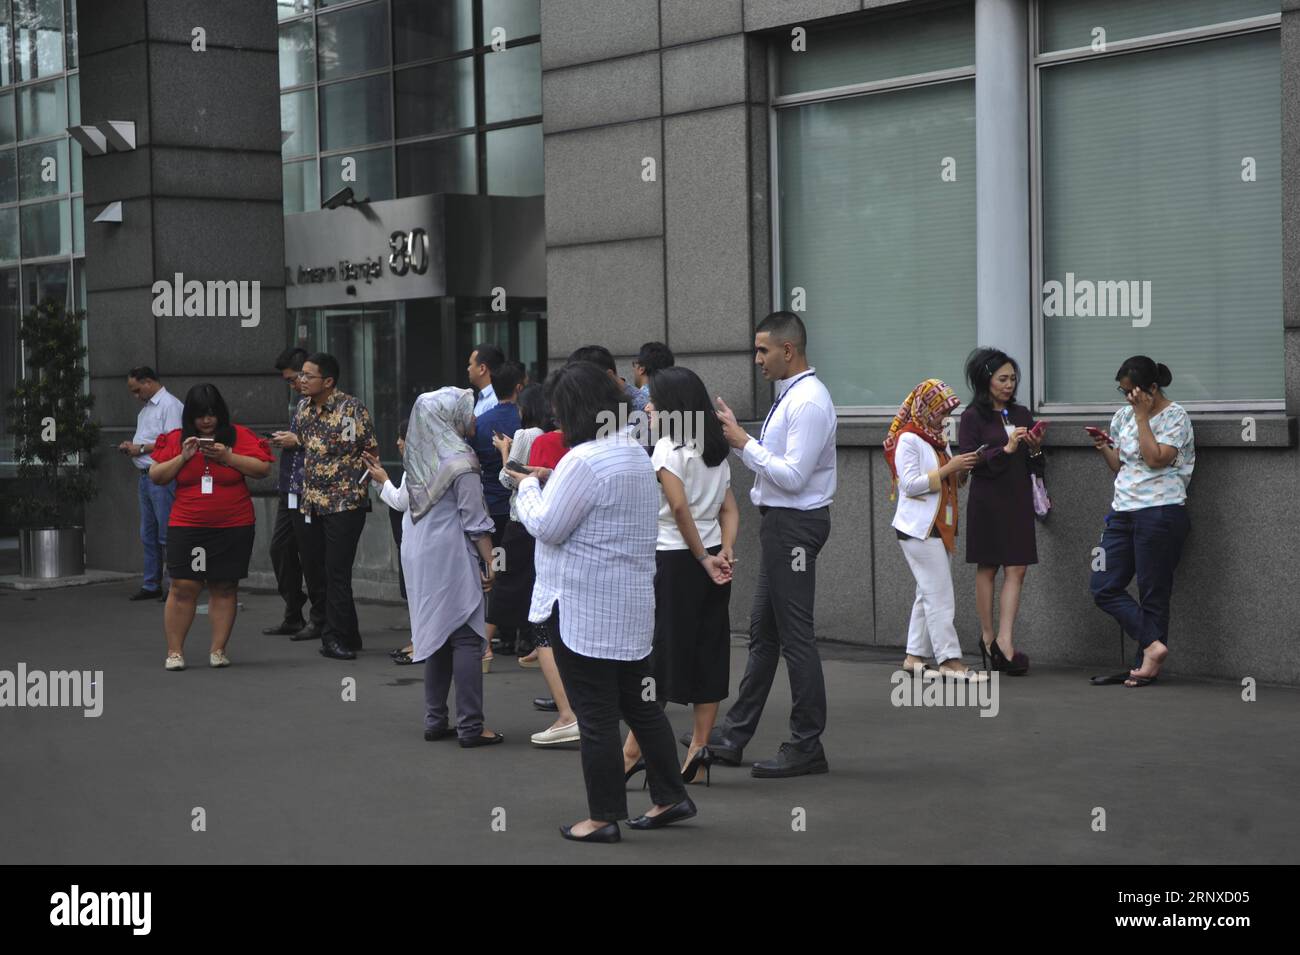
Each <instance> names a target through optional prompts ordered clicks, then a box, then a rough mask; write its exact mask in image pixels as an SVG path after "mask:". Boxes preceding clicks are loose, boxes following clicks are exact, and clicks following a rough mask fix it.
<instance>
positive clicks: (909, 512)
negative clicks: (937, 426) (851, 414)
mask: <svg viewBox="0 0 1300 955" xmlns="http://www.w3.org/2000/svg"><path fill="white" fill-rule="evenodd" d="M894 467H895V469H897V471H898V506H897V507H896V508H895V509H894V522H893V525H894V528H895V529H896V530H900V531H902V532H903V533H904V534H906V535H908V536H909V537H921V538H924V537H927V536H929V534H930V528H932V527H933V526H934V521H935V518H937V517H938V516H939V502H940V500H941V499H942V494H943V492H942V490H939V491H932V490H930V472H931V471H933V470H935V469H936V468H938V467H939V455H938V453H937V452H936V451H935V450H934V448H933V447H932V446H931V445H930V443H929V442H928V441H923V440H922V439H921V438H919V437H917V436H916V435H914V434H912V433H911V432H910V431H905V432H903V434H901V435H900V436H899V438H898V448H897V450H895V451H894ZM953 516H954V517H955V516H956V515H953Z"/></svg>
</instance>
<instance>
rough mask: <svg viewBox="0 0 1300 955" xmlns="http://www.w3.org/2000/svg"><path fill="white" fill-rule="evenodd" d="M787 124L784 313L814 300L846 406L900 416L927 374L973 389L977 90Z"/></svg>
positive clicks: (834, 106)
mask: <svg viewBox="0 0 1300 955" xmlns="http://www.w3.org/2000/svg"><path fill="white" fill-rule="evenodd" d="M777 115H778V135H779V147H780V148H779V163H780V165H779V169H778V175H779V189H780V230H781V234H780V253H781V268H780V276H781V285H782V288H781V293H782V294H781V299H782V300H781V306H782V307H785V306H788V305H789V304H791V301H790V298H791V290H792V289H794V288H796V287H798V288H803V289H804V290H805V292H806V303H807V310H808V314H807V316H806V320H809V321H810V322H811V323H812V324H814V325H816V326H817V328H818V329H819V331H818V333H817V334H816V336H815V337H814V338H813V339H812V342H811V344H810V348H809V351H810V357H811V360H812V363H813V364H814V365H816V366H817V373H818V375H819V376H820V377H821V378H822V380H823V381H824V382H825V383H826V385H827V387H828V388H829V389H830V392H831V395H832V397H833V398H834V400H835V403H836V404H837V405H840V406H876V407H879V408H881V409H890V410H892V409H894V408H897V406H898V403H899V402H900V401H901V400H902V399H903V397H904V396H905V395H906V394H907V393H908V392H909V391H910V390H911V389H912V388H913V387H914V386H915V385H916V383H917V382H918V381H920V380H922V379H924V378H927V377H938V378H943V379H945V380H946V381H950V382H960V381H961V380H962V367H963V361H964V359H965V357H966V355H967V353H968V352H969V351H970V349H971V348H973V347H974V345H975V338H976V315H975V299H976V296H975V292H976V286H975V173H976V170H975V87H974V83H973V82H972V81H969V80H963V81H958V82H951V83H942V84H937V85H933V86H924V87H919V88H915V89H907V90H899V91H895V92H889V93H877V94H873V95H869V96H857V97H851V98H846V99H838V100H832V101H830V102H825V103H817V104H812V105H806V106H799V107H795V108H790V109H782V110H780V111H779V112H778V114H777ZM945 157H948V158H951V159H952V160H953V161H954V163H955V169H956V172H957V178H956V181H951V182H948V181H943V179H942V178H941V174H942V171H943V168H944V159H945Z"/></svg>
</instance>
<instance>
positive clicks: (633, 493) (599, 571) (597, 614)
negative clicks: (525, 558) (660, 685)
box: [515, 433, 659, 660]
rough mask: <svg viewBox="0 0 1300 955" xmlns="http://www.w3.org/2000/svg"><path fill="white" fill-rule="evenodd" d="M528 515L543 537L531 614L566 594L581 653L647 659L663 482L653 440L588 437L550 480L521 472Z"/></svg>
mask: <svg viewBox="0 0 1300 955" xmlns="http://www.w3.org/2000/svg"><path fill="white" fill-rule="evenodd" d="M515 503H516V508H517V510H518V513H519V520H520V522H521V523H522V524H523V525H524V527H525V528H526V529H527V530H528V533H530V534H532V535H533V537H534V538H536V540H537V551H536V558H535V560H536V565H537V580H536V582H535V583H534V584H533V600H532V605H531V607H530V608H529V612H528V619H529V620H531V621H532V622H533V623H541V622H543V621H545V620H549V619H550V616H551V608H552V606H553V605H554V604H555V602H556V601H559V603H560V639H562V640H563V641H564V644H565V646H567V647H568V648H569V649H570V650H572V651H574V652H575V653H580V654H582V655H583V656H587V657H597V658H600V659H606V660H641V659H644V658H645V657H646V656H648V655H649V654H650V649H651V644H652V641H653V638H654V605H655V596H654V577H655V541H656V538H657V533H656V530H657V526H658V514H659V482H658V481H656V480H655V471H654V467H653V466H652V465H651V464H650V458H649V457H648V456H647V455H646V453H645V449H643V448H642V447H641V446H640V445H639V444H637V443H636V442H635V441H633V440H632V439H631V438H630V437H628V435H626V434H622V433H620V434H615V435H610V436H608V437H603V438H597V439H595V440H594V441H585V442H583V443H582V444H579V445H578V446H577V447H575V448H573V449H572V450H570V451H569V453H568V454H566V455H565V456H564V457H563V459H561V461H560V463H559V464H558V465H556V467H555V471H554V472H553V473H552V474H551V477H550V478H549V480H547V482H546V485H545V487H543V486H542V484H541V483H540V482H539V481H538V480H537V478H535V477H526V478H524V479H523V480H521V481H520V482H519V491H518V494H517V496H516V499H515Z"/></svg>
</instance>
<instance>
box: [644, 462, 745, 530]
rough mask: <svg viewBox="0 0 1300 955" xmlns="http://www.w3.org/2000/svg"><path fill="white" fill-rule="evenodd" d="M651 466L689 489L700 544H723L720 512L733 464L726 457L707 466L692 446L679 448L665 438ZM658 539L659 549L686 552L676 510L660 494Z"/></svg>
mask: <svg viewBox="0 0 1300 955" xmlns="http://www.w3.org/2000/svg"><path fill="white" fill-rule="evenodd" d="M650 463H651V464H653V465H654V469H655V472H656V473H657V472H659V471H660V470H664V471H667V472H669V473H670V474H672V475H674V476H675V477H676V478H677V480H679V481H681V482H682V485H683V486H684V487H685V489H686V502H687V504H689V505H690V508H691V517H692V518H693V519H694V520H695V529H696V530H697V531H699V534H700V542H701V543H702V544H704V546H705V547H706V548H708V547H717V546H718V545H720V544H721V543H722V525H721V524H719V523H718V512H719V511H720V510H722V504H723V502H724V501H725V500H726V499H727V488H728V487H730V486H731V464H730V462H728V461H727V459H726V458H723V459H722V463H721V464H719V465H717V466H716V467H709V466H708V465H707V464H705V463H704V456H703V455H702V454H701V452H700V451H698V450H696V449H693V448H691V446H690V445H684V446H678V445H676V444H674V443H673V439H672V438H670V437H666V436H665V437H662V438H660V439H659V440H658V441H657V442H655V450H654V454H652V455H651V456H650ZM659 498H660V504H659V540H658V543H657V544H656V545H655V546H656V549H658V550H686V549H687V543H686V538H684V537H682V532H681V529H680V528H679V527H678V526H677V519H676V518H675V517H673V509H672V508H671V507H670V506H669V505H668V497H667V495H665V494H664V493H663V490H662V488H661V489H660V492H659Z"/></svg>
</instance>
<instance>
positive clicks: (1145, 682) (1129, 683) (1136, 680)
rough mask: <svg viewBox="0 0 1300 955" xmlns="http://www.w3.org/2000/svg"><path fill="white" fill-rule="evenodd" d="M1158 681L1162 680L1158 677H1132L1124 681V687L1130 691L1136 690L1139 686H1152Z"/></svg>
mask: <svg viewBox="0 0 1300 955" xmlns="http://www.w3.org/2000/svg"><path fill="white" fill-rule="evenodd" d="M1158 679H1160V677H1158V676H1130V677H1129V678H1128V679H1127V680H1125V681H1124V685H1125V686H1126V687H1128V688H1129V689H1135V688H1136V687H1139V686H1150V685H1151V684H1152V683H1154V682H1156V680H1158Z"/></svg>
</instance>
